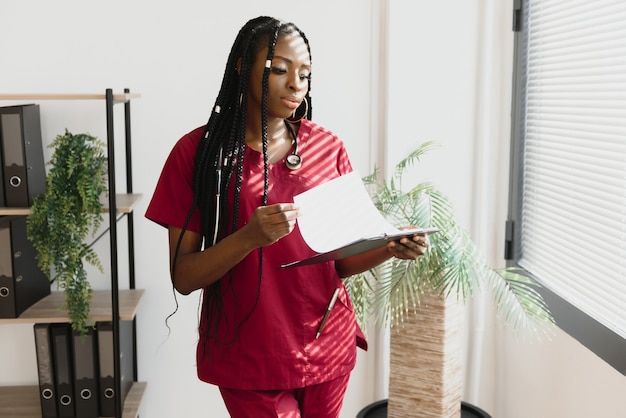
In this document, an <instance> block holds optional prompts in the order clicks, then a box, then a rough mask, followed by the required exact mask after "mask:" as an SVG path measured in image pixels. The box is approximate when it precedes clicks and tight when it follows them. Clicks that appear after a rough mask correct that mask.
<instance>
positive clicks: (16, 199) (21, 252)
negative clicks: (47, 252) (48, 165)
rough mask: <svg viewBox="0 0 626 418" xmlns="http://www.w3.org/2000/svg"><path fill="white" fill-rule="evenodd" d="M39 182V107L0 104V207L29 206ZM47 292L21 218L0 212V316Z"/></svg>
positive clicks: (41, 160) (39, 191)
mask: <svg viewBox="0 0 626 418" xmlns="http://www.w3.org/2000/svg"><path fill="white" fill-rule="evenodd" d="M45 187H46V174H45V166H44V157H43V144H42V140H41V122H40V118H39V106H38V105H35V104H27V105H19V106H7V107H0V207H21V208H25V207H29V206H31V205H32V204H33V200H34V198H35V196H37V195H39V194H42V193H44V192H45ZM49 294H50V282H49V281H48V278H47V276H46V275H45V274H44V273H43V272H42V271H41V270H40V269H39V268H38V267H37V258H36V251H35V249H34V248H33V246H32V244H31V243H30V241H28V239H27V236H26V217H25V216H2V217H0V318H17V317H18V316H19V315H20V314H21V313H22V312H24V311H25V310H26V309H27V308H28V307H30V306H31V305H32V304H33V303H35V302H37V301H38V300H40V299H41V298H43V297H45V296H47V295H49Z"/></svg>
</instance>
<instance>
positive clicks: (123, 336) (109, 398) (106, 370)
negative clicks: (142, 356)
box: [96, 321, 134, 417]
mask: <svg viewBox="0 0 626 418" xmlns="http://www.w3.org/2000/svg"><path fill="white" fill-rule="evenodd" d="M119 324H120V369H121V374H122V376H121V378H120V380H121V389H122V393H121V399H122V403H123V402H124V400H125V399H126V395H127V394H128V391H129V390H130V388H131V386H132V383H133V380H134V379H133V377H134V356H133V350H134V342H133V322H132V321H120V322H119ZM96 329H97V333H98V347H99V350H98V357H99V364H100V416H101V417H113V416H115V402H116V393H115V383H114V382H115V370H114V364H113V361H114V358H115V357H114V350H113V323H112V322H98V323H97V324H96Z"/></svg>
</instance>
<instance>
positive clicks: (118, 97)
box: [0, 93, 141, 102]
mask: <svg viewBox="0 0 626 418" xmlns="http://www.w3.org/2000/svg"><path fill="white" fill-rule="evenodd" d="M139 97H141V95H140V94H138V93H115V94H113V100H114V101H116V102H127V101H129V100H131V99H138V98H139ZM0 100H106V94H101V93H100V94H90V93H77V94H67V93H59V94H57V93H29V94H14V93H0Z"/></svg>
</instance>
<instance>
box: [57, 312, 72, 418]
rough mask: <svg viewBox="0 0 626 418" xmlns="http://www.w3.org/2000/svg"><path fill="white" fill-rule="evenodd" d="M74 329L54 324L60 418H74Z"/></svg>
mask: <svg viewBox="0 0 626 418" xmlns="http://www.w3.org/2000/svg"><path fill="white" fill-rule="evenodd" d="M71 335H72V329H71V327H70V325H69V324H52V345H53V348H52V352H53V354H54V376H55V379H54V380H55V382H54V383H55V388H56V392H57V412H58V417H59V418H74V417H75V415H74V383H73V381H74V379H73V375H74V374H73V372H72V339H71Z"/></svg>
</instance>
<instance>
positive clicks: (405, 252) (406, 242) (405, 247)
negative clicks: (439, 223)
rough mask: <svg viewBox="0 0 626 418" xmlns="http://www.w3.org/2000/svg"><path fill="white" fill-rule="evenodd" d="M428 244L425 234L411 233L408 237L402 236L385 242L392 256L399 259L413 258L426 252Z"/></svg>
mask: <svg viewBox="0 0 626 418" xmlns="http://www.w3.org/2000/svg"><path fill="white" fill-rule="evenodd" d="M428 245H429V242H428V237H427V236H426V235H413V236H412V237H410V238H409V237H403V238H400V239H399V240H398V241H390V242H389V243H388V244H387V249H388V250H389V252H391V254H392V255H393V256H394V257H396V258H399V259H401V260H415V259H416V258H417V257H419V256H421V255H424V253H426V250H427V249H428Z"/></svg>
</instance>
